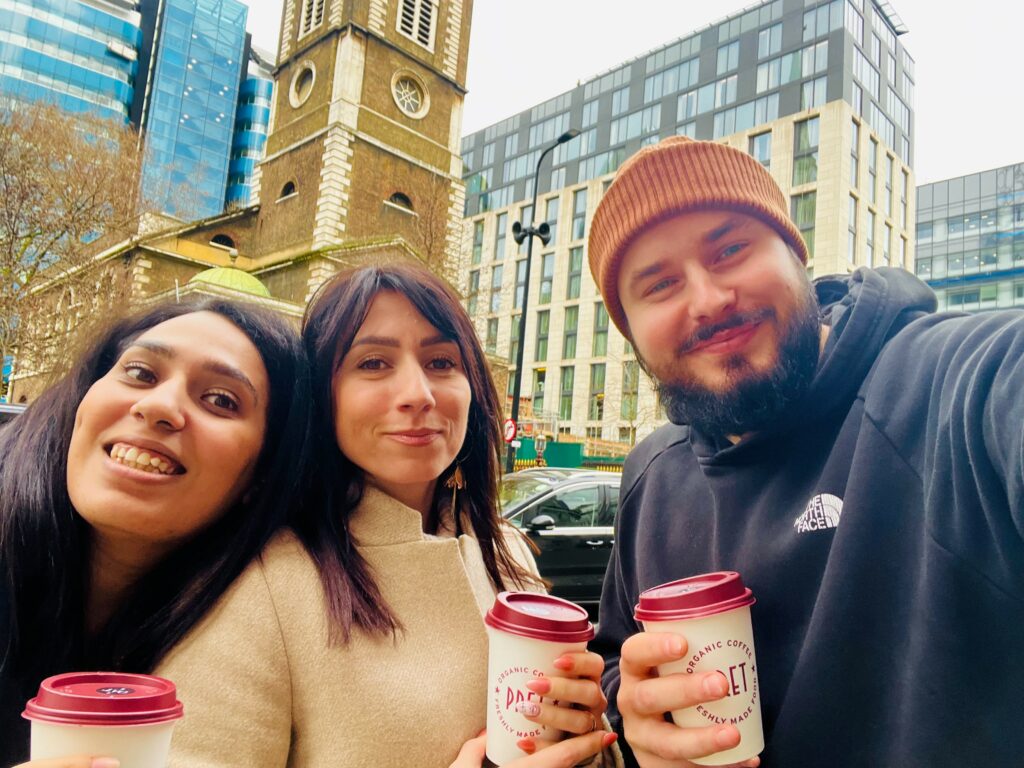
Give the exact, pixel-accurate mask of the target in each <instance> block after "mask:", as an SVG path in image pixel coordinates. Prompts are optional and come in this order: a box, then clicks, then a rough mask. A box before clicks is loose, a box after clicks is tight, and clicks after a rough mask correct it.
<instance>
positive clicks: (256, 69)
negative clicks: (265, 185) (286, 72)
mask: <svg viewBox="0 0 1024 768" xmlns="http://www.w3.org/2000/svg"><path fill="white" fill-rule="evenodd" d="M271 78H272V75H271V72H270V69H269V67H264V66H260V64H259V63H258V62H253V63H251V64H250V65H249V75H248V77H247V78H246V80H245V82H244V83H242V89H241V91H240V92H239V94H238V110H237V112H236V113H235V133H234V140H233V141H232V143H231V162H230V164H229V165H228V189H227V195H226V197H225V203H226V204H227V207H228V208H242V207H245V206H247V205H250V204H252V203H253V202H255V201H254V200H252V193H253V185H252V180H253V179H252V176H253V171H254V170H255V169H256V164H257V163H258V162H259V161H260V160H261V159H262V158H263V152H264V150H265V148H266V144H267V133H268V132H269V130H270V103H271V99H272V97H273V93H274V81H273V80H272V79H271Z"/></svg>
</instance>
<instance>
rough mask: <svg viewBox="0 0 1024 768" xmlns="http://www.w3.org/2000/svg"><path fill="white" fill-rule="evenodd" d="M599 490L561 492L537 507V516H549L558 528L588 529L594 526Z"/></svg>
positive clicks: (587, 489) (578, 489)
mask: <svg viewBox="0 0 1024 768" xmlns="http://www.w3.org/2000/svg"><path fill="white" fill-rule="evenodd" d="M600 490H601V489H600V488H599V487H598V486H596V485H594V486H590V487H588V488H575V489H573V490H569V491H562V492H561V493H559V494H556V495H555V496H553V497H551V498H550V499H545V500H544V501H542V502H541V503H540V504H538V505H537V514H538V515H550V516H551V517H552V518H553V519H554V521H555V525H556V526H559V527H564V526H572V527H577V528H579V527H588V526H592V525H594V515H595V513H596V512H597V508H598V505H599V502H600V498H601V497H600Z"/></svg>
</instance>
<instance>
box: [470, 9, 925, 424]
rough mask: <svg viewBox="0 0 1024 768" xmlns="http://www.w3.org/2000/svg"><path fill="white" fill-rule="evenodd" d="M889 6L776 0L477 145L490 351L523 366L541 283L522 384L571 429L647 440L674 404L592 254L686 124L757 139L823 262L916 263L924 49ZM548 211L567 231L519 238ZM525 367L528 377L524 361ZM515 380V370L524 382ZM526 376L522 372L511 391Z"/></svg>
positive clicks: (477, 247) (474, 218)
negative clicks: (609, 307)
mask: <svg viewBox="0 0 1024 768" xmlns="http://www.w3.org/2000/svg"><path fill="white" fill-rule="evenodd" d="M906 31H907V30H906V29H905V28H904V27H903V24H902V22H901V21H900V20H899V18H898V17H897V16H896V14H895V12H894V10H893V9H892V8H891V6H889V5H888V3H882V4H878V3H875V2H873V0H828V1H826V2H805V1H804V0H769V1H768V2H763V3H761V4H759V5H757V6H754V7H751V8H748V9H745V10H743V11H741V12H739V13H737V14H734V15H732V16H729V17H728V18H726V19H724V20H723V21H721V22H718V23H715V24H711V25H709V26H708V27H705V28H704V29H701V30H698V31H696V32H694V33H692V34H689V35H687V36H685V37H683V38H681V39H678V40H675V41H673V42H671V43H669V44H667V45H665V46H663V47H661V48H658V49H655V50H653V51H651V52H649V53H646V54H644V55H642V56H639V57H637V58H635V59H632V60H630V61H627V62H625V63H624V64H622V65H620V66H618V67H615V68H614V69H612V70H611V71H608V72H606V73H603V74H601V75H599V76H597V77H595V78H592V79H590V80H587V81H585V82H582V83H581V84H580V85H578V86H577V87H575V88H574V89H572V90H570V91H568V92H566V93H563V94H561V95H559V96H557V97H555V98H552V99H550V100H548V101H545V102H543V103H541V104H537V105H536V106H534V107H533V108H531V109H528V110H525V111H523V112H521V113H519V114H516V115H512V116H510V117H508V118H507V119H505V120H502V121H501V122H499V123H496V124H494V125H491V126H489V127H487V128H486V129H484V130H481V131H478V132H476V133H473V134H470V135H468V136H466V137H465V138H464V139H463V142H462V159H463V163H464V173H463V178H464V179H465V182H466V219H467V234H466V243H465V249H464V250H465V254H464V260H465V263H464V267H465V273H466V275H467V282H466V284H465V285H464V286H463V289H464V291H465V294H466V296H467V308H468V309H469V311H470V312H471V314H472V315H473V317H474V319H475V320H476V322H477V327H478V331H479V333H480V336H481V338H482V339H483V340H484V343H485V346H486V347H487V349H488V351H490V352H492V353H495V354H498V355H501V356H503V357H507V359H508V360H509V361H510V362H511V363H512V364H514V361H515V358H516V351H517V345H518V344H519V343H520V341H521V340H520V339H519V338H518V337H517V332H518V318H519V313H520V311H521V307H522V304H523V294H524V291H525V290H527V289H528V290H529V291H530V294H529V301H528V316H527V322H526V333H525V338H524V339H523V340H522V343H524V344H525V345H526V347H525V349H524V371H523V379H522V381H523V384H522V392H523V394H524V396H526V397H527V398H528V399H529V400H531V401H532V406H533V408H532V410H533V414H534V416H535V417H540V418H543V420H544V421H545V422H546V423H547V424H551V425H554V426H553V429H556V430H557V431H559V432H562V433H567V434H572V435H576V436H579V437H589V438H598V439H603V440H612V441H623V442H631V441H632V440H634V439H636V438H638V437H643V436H644V435H645V434H647V433H648V432H650V431H651V430H653V429H654V427H655V426H657V425H658V424H660V423H662V421H663V415H662V413H661V409H660V407H659V404H658V403H657V402H656V398H655V395H654V393H653V391H652V389H651V387H650V384H649V382H648V381H647V379H646V377H642V376H640V374H639V367H638V364H637V361H636V359H635V356H634V355H633V353H632V350H631V348H630V346H629V345H628V344H627V343H626V341H625V340H624V339H623V338H622V336H621V335H619V333H618V332H617V331H616V329H615V328H614V327H613V326H611V325H610V323H609V321H608V315H607V312H606V311H605V309H604V305H603V303H602V302H601V297H600V295H599V294H598V292H597V289H596V287H595V286H594V283H593V281H592V280H591V277H590V272H589V269H588V267H587V256H586V235H587V231H588V228H589V223H590V219H591V216H592V215H593V211H594V209H595V208H596V206H597V203H598V201H599V200H600V197H601V195H602V194H603V192H604V190H605V189H606V188H607V185H608V184H609V183H610V182H611V180H612V178H613V177H614V172H615V170H616V169H617V168H618V167H619V166H620V165H621V163H622V162H623V161H624V160H625V159H626V158H627V157H629V156H630V155H632V154H633V153H634V152H636V151H637V150H638V149H639V148H640V147H642V146H645V145H647V144H650V143H653V142H656V141H658V140H659V139H661V138H664V137H667V136H671V135H674V134H685V135H687V136H690V137H692V138H697V139H714V140H718V141H722V142H726V143H728V144H730V145H731V146H734V147H737V148H739V149H741V150H743V151H747V152H750V153H751V154H752V155H754V156H755V157H756V158H757V159H759V160H760V161H761V162H762V163H764V165H765V166H766V167H767V168H768V170H769V171H770V172H771V173H772V175H773V176H774V178H775V179H776V181H778V183H779V185H780V186H781V187H782V189H783V191H784V192H785V193H786V194H787V195H788V196H789V198H790V200H791V211H792V215H793V218H794V220H795V221H796V222H797V225H798V226H799V227H800V229H801V231H802V232H803V234H804V237H805V239H806V240H807V242H808V245H809V247H810V249H811V253H812V256H811V259H810V262H809V264H808V272H809V273H810V274H811V275H824V274H830V273H837V272H850V271H852V270H853V269H855V268H856V267H858V266H861V265H871V266H877V265H882V264H889V265H894V266H904V267H907V268H912V267H913V239H912V229H910V226H911V225H910V222H913V220H914V210H913V206H914V196H913V194H912V193H913V189H914V187H913V173H912V171H911V167H912V157H913V122H912V121H913V90H914V62H913V59H912V58H911V57H910V55H909V54H908V53H907V51H906V50H905V49H904V48H903V46H902V44H901V42H900V40H899V37H900V35H902V34H903V33H905V32H906ZM570 128H576V129H579V130H580V131H581V132H582V133H581V135H580V136H578V137H577V138H575V139H573V140H571V141H569V142H567V143H565V144H563V145H561V146H559V147H558V148H557V149H556V150H555V151H554V152H553V153H552V157H551V160H550V165H549V164H548V162H549V161H548V160H545V165H544V169H543V171H542V173H541V176H540V184H539V189H538V190H537V192H538V211H537V212H536V221H537V222H538V223H539V222H540V221H546V222H547V223H548V224H549V225H550V226H551V231H552V233H553V236H552V239H551V242H550V243H549V245H548V246H546V247H540V244H539V241H535V243H534V252H533V260H534V264H533V266H532V268H531V281H530V283H531V284H530V285H529V286H528V287H527V286H526V285H525V284H524V283H525V281H524V275H525V271H526V262H525V258H524V257H525V254H526V244H525V243H524V244H523V245H522V246H517V245H516V244H515V242H514V241H513V240H512V237H511V231H510V228H511V224H512V223H513V222H514V221H523V222H529V220H530V218H531V216H532V215H533V212H532V211H531V210H530V200H531V198H532V195H533V192H534V190H533V176H534V171H535V167H536V164H537V159H538V157H539V156H540V154H541V153H542V152H543V151H544V149H545V148H546V147H548V146H550V145H551V144H552V143H553V142H554V140H555V139H556V138H557V137H558V136H560V135H561V134H562V133H563V132H565V131H566V130H568V129H570ZM513 376H514V374H513ZM511 381H512V378H511V377H510V383H511ZM509 391H511V386H510V390H509Z"/></svg>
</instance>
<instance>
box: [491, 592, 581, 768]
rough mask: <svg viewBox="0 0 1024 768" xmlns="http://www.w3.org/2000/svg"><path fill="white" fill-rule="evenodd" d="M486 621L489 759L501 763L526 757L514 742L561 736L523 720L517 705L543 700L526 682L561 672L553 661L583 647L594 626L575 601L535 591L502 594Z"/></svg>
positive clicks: (548, 739)
mask: <svg viewBox="0 0 1024 768" xmlns="http://www.w3.org/2000/svg"><path fill="white" fill-rule="evenodd" d="M484 623H485V624H486V626H487V635H488V639H489V644H490V651H489V654H488V664H487V682H488V696H487V758H488V760H490V761H491V762H492V763H494V764H495V765H504V764H505V763H507V762H510V761H512V760H514V759H516V758H520V757H524V756H525V753H524V752H523V751H522V750H521V749H519V747H518V746H516V742H517V741H519V740H520V739H525V738H535V739H543V740H547V741H557V740H559V739H560V738H562V736H563V734H562V732H561V731H557V730H555V729H553V728H549V727H547V726H541V725H538V724H537V723H534V722H532V721H530V720H527V719H526V718H525V717H524V716H523V715H521V714H520V713H519V712H518V711H517V709H516V706H517V705H518V704H520V703H522V702H526V701H536V702H538V703H544V698H543V697H542V696H540V695H538V694H536V693H534V692H533V691H531V690H530V689H529V688H527V687H526V683H528V682H529V681H530V680H533V679H535V678H538V677H564V676H565V672H563V671H562V670H559V669H556V668H555V666H554V662H555V660H556V659H558V658H559V657H560V656H562V655H563V654H565V653H581V652H583V651H585V650H586V649H587V642H588V641H589V640H591V639H593V637H594V626H593V625H592V624H591V623H590V619H589V617H588V615H587V612H586V610H584V609H583V608H581V607H580V606H578V605H576V604H575V603H571V602H569V601H568V600H562V599H561V598H558V597H554V596H553V595H546V594H543V593H537V592H502V593H500V594H499V595H498V596H497V597H496V598H495V600H494V605H493V607H492V608H491V609H490V610H489V611H488V612H487V616H486V617H485V618H484ZM546 703H548V704H553V703H556V702H551V701H548V702H546Z"/></svg>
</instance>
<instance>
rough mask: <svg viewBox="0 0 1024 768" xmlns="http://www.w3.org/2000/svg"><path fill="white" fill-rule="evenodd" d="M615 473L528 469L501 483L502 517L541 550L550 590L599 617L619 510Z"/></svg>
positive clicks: (539, 558) (540, 563) (541, 564)
mask: <svg viewBox="0 0 1024 768" xmlns="http://www.w3.org/2000/svg"><path fill="white" fill-rule="evenodd" d="M621 477H622V476H621V475H619V474H618V473H615V472H597V471H592V470H583V469H557V468H544V469H524V470H521V471H519V472H513V473H511V474H509V475H505V477H504V478H503V479H502V481H501V505H502V515H503V516H504V517H505V519H506V520H508V521H509V522H510V523H512V524H513V525H515V526H517V527H518V528H520V529H522V530H523V532H525V533H526V535H527V536H529V537H530V539H531V540H533V542H534V543H535V544H536V545H537V547H538V548H539V549H540V554H539V555H538V556H537V566H538V567H539V568H540V572H541V575H542V576H543V577H544V578H545V579H547V580H548V581H550V582H551V592H552V593H553V594H555V595H558V596H559V597H564V598H565V599H566V600H572V601H573V602H574V603H579V604H580V605H582V606H583V607H585V608H586V609H587V610H588V611H589V612H590V615H591V616H592V617H593V618H594V619H596V618H597V608H598V603H599V602H600V600H601V582H602V581H603V580H604V571H605V568H606V567H607V565H608V558H609V556H610V555H611V551H612V545H613V544H614V543H615V536H614V532H613V529H612V525H613V524H614V522H615V513H616V511H617V510H618V508H619V482H620V480H621Z"/></svg>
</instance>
